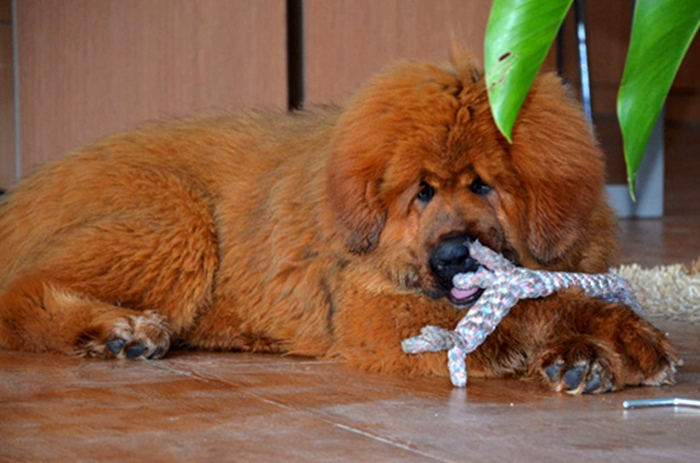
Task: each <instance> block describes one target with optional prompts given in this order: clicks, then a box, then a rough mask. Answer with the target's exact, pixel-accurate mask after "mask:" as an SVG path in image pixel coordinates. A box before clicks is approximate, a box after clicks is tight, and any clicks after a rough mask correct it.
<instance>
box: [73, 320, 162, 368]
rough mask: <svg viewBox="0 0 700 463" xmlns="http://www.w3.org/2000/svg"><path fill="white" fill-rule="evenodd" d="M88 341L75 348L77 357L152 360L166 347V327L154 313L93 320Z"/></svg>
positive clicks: (159, 356)
mask: <svg viewBox="0 0 700 463" xmlns="http://www.w3.org/2000/svg"><path fill="white" fill-rule="evenodd" d="M88 333H89V335H88V339H89V340H88V341H87V342H85V343H83V344H82V345H81V346H80V347H79V352H78V354H79V355H83V356H89V357H103V358H110V357H117V358H127V359H137V358H146V359H155V358H161V357H163V356H164V355H165V353H166V352H167V351H168V348H169V347H170V330H169V329H168V325H167V323H166V322H165V320H164V319H163V317H161V316H160V315H158V314H157V313H155V312H152V311H145V312H142V313H135V314H128V315H121V316H118V317H105V318H104V319H102V318H101V319H98V320H95V323H94V324H93V326H92V327H91V329H90V330H89V332H88Z"/></svg>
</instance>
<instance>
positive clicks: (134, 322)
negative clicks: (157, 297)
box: [0, 274, 171, 358]
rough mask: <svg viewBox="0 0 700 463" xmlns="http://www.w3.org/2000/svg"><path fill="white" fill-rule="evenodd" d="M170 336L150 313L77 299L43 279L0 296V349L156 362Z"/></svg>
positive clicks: (31, 279)
mask: <svg viewBox="0 0 700 463" xmlns="http://www.w3.org/2000/svg"><path fill="white" fill-rule="evenodd" d="M170 336H171V330H170V328H169V327H168V325H167V323H166V322H165V320H164V319H163V317H161V316H160V315H158V314H157V313H155V312H153V311H144V312H139V311H135V310H130V309H126V308H122V307H119V306H116V305H112V304H108V303H105V302H101V301H99V300H97V299H93V298H91V297H88V296H84V295H78V294H76V293H74V292H72V291H71V290H70V289H67V288H65V287H62V286H60V284H59V283H56V282H53V281H51V279H50V278H47V277H46V276H45V275H40V274H39V275H34V276H27V277H23V278H21V279H19V280H18V281H16V282H14V283H13V284H12V285H10V287H8V288H7V290H6V291H4V292H3V293H2V295H0V344H2V345H3V346H4V347H6V348H8V349H15V350H26V351H34V352H58V353H63V354H67V355H77V356H90V357H126V358H137V357H142V356H143V357H145V358H158V357H162V356H163V355H164V354H165V352H167V350H168V347H169V345H170Z"/></svg>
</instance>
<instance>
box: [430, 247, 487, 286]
mask: <svg viewBox="0 0 700 463" xmlns="http://www.w3.org/2000/svg"><path fill="white" fill-rule="evenodd" d="M471 242H472V239H471V238H470V237H469V236H464V235H460V236H454V237H450V238H447V239H444V240H443V241H441V242H440V244H438V245H437V246H436V247H435V248H433V250H432V251H431V253H430V258H429V261H428V263H429V264H430V269H431V270H432V271H433V274H434V275H435V277H436V278H437V280H438V281H439V282H440V284H441V285H443V286H444V287H445V288H451V287H452V279H453V278H454V276H455V275H457V274H458V273H467V272H475V271H476V270H477V269H478V267H479V265H478V263H477V262H476V261H475V260H474V259H472V258H471V257H470V256H469V243H471Z"/></svg>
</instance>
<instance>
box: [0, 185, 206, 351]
mask: <svg viewBox="0 0 700 463" xmlns="http://www.w3.org/2000/svg"><path fill="white" fill-rule="evenodd" d="M177 193H178V191H177V190H174V189H172V188H171V189H169V190H167V191H161V190H158V189H152V190H149V191H148V198H144V199H143V200H142V201H141V204H140V207H129V208H127V209H126V210H111V211H106V212H105V213H104V214H103V215H98V214H95V215H94V216H91V217H90V218H89V220H87V221H85V222H82V223H80V222H75V223H74V224H72V225H71V226H70V227H65V228H64V229H62V230H58V231H57V232H55V233H53V234H52V235H51V238H50V239H49V240H47V242H46V243H42V244H37V243H36V241H35V242H31V243H29V244H27V242H25V243H19V244H18V245H16V246H15V248H17V249H19V250H20V251H21V252H20V251H17V252H15V256H16V257H15V259H16V260H15V261H16V262H19V263H18V264H16V265H15V267H14V268H15V270H14V271H13V272H12V274H11V275H9V276H8V277H7V278H6V279H5V281H2V282H0V346H3V347H6V348H10V349H21V350H28V351H53V352H60V353H66V354H77V355H88V356H101V357H115V356H116V357H128V358H136V357H141V356H144V357H149V356H150V357H158V356H162V355H164V354H165V352H166V351H167V349H168V345H169V343H170V340H171V339H172V340H177V339H178V338H179V337H180V335H181V334H182V333H183V332H185V331H186V330H188V329H190V328H191V327H192V326H193V325H194V323H196V320H197V317H198V316H199V314H200V312H201V311H203V310H206V309H207V308H208V307H209V305H210V303H211V302H210V301H211V299H212V291H213V280H214V274H215V272H216V271H217V268H218V265H219V258H218V241H217V234H216V230H215V226H214V222H213V217H212V215H211V213H210V211H209V210H208V208H207V206H206V203H205V202H204V201H201V200H199V201H198V199H199V198H196V197H195V198H192V196H189V197H185V198H184V199H183V200H179V198H178V196H177ZM159 195H162V196H161V197H159ZM166 196H167V197H166ZM129 198H134V201H136V200H137V199H139V198H137V197H135V196H130V197H129ZM129 198H127V199H129ZM98 212H99V211H98ZM22 246H24V247H22Z"/></svg>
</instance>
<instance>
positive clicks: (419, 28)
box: [304, 0, 491, 103]
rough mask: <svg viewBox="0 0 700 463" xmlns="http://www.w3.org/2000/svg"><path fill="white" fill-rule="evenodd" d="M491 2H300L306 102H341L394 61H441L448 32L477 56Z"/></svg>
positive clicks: (446, 54)
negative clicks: (303, 34) (405, 59)
mask: <svg viewBox="0 0 700 463" xmlns="http://www.w3.org/2000/svg"><path fill="white" fill-rule="evenodd" d="M490 8H491V0H473V1H455V0H381V1H376V0H333V1H326V0H306V1H305V2H304V9H305V12H304V31H305V42H306V49H305V66H306V101H307V102H308V103H328V102H334V103H342V102H344V101H345V100H346V99H347V98H348V96H349V95H350V94H352V92H353V91H355V90H356V89H357V88H358V87H359V86H360V85H361V84H362V83H363V82H364V81H366V80H367V79H368V78H369V77H371V76H372V75H374V74H376V73H377V72H379V71H381V70H382V69H383V68H384V67H385V66H387V64H389V63H391V62H392V61H395V60H397V59H403V58H415V59H421V60H430V61H437V62H444V61H447V60H448V58H449V53H450V44H451V36H454V37H455V38H457V39H458V40H459V41H461V42H462V43H464V44H468V45H469V46H470V47H471V48H472V49H473V50H474V52H475V53H476V55H477V56H478V57H479V58H480V59H481V58H482V57H483V37H484V33H485V31H486V22H487V19H488V13H489V10H490Z"/></svg>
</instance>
